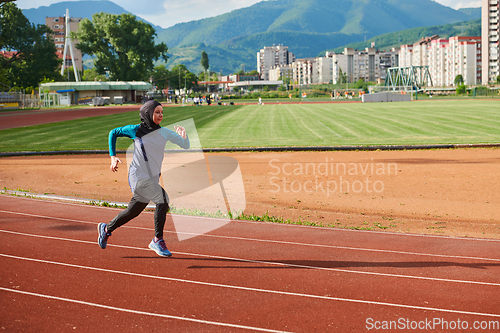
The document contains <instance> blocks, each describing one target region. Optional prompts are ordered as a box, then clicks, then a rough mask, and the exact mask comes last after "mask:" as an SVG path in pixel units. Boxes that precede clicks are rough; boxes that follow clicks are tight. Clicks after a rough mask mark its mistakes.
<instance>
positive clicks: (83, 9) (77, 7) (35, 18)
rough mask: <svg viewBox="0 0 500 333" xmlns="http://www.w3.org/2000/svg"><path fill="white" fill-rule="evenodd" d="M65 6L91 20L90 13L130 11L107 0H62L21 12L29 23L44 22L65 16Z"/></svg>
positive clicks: (72, 14) (72, 13) (76, 15)
mask: <svg viewBox="0 0 500 333" xmlns="http://www.w3.org/2000/svg"><path fill="white" fill-rule="evenodd" d="M66 8H68V9H69V15H70V16H72V17H81V18H88V19H89V20H92V15H93V14H94V13H100V12H105V13H110V14H117V15H119V14H123V13H130V12H128V11H126V10H125V9H123V8H122V7H120V6H118V5H116V4H115V3H113V2H111V1H108V0H100V1H92V0H83V1H63V2H58V3H54V4H52V5H50V6H40V7H38V8H30V9H23V14H24V16H26V18H28V20H30V22H31V23H35V24H45V18H46V17H56V16H65V15H66ZM130 14H133V13H130ZM138 19H140V20H141V21H144V22H147V23H149V22H148V21H146V20H143V19H141V18H140V17H138ZM149 24H151V23H149ZM151 25H152V26H153V27H154V28H155V29H156V32H157V33H158V32H161V31H162V30H163V28H161V27H160V26H157V25H154V24H151Z"/></svg>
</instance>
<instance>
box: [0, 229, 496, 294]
mask: <svg viewBox="0 0 500 333" xmlns="http://www.w3.org/2000/svg"><path fill="white" fill-rule="evenodd" d="M0 232H4V233H9V234H15V235H20V236H28V237H36V238H45V239H54V240H62V241H69V242H76V243H84V244H92V245H96V243H97V242H91V241H84V240H79V239H70V238H60V237H53V236H43V235H34V234H26V233H21V232H15V231H8V230H1V229H0ZM108 246H109V247H118V248H122V249H129V250H141V251H151V250H150V249H149V248H143V247H134V246H125V245H117V244H108ZM170 252H172V253H173V254H182V255H185V256H193V257H203V258H212V259H222V260H227V261H235V262H246V263H252V264H263V265H269V266H284V267H293V268H301V269H311V270H314V269H317V270H323V271H333V272H342V273H349V274H364V275H372V276H383V277H391V278H406V279H416V280H427V281H440V282H453V283H465V284H477V285H485V286H495V287H498V286H500V283H494V282H482V281H470V280H453V279H443V278H433V277H425V276H415V275H401V274H390V273H377V272H366V271H355V270H350V269H341V268H329V267H317V266H307V265H298V264H290V263H283V262H274V261H264V260H250V259H242V258H232V257H223V256H214V255H209V254H200V253H188V252H177V251H175V252H174V251H170Z"/></svg>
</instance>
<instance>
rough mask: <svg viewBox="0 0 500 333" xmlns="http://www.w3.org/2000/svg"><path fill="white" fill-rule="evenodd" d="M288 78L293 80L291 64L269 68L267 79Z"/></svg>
mask: <svg viewBox="0 0 500 333" xmlns="http://www.w3.org/2000/svg"><path fill="white" fill-rule="evenodd" d="M284 79H290V82H291V81H293V67H292V65H291V64H290V65H279V66H275V67H273V68H271V69H270V70H269V81H279V80H284Z"/></svg>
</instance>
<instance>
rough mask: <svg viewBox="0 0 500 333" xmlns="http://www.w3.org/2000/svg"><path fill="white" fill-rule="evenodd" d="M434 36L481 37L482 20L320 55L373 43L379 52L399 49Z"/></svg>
mask: <svg viewBox="0 0 500 333" xmlns="http://www.w3.org/2000/svg"><path fill="white" fill-rule="evenodd" d="M432 35H439V36H440V37H442V38H449V37H451V36H481V19H477V20H472V21H467V22H458V23H455V24H445V25H438V26H432V27H423V28H413V29H408V30H403V31H398V32H392V33H388V34H383V35H380V36H375V37H373V38H371V39H368V40H367V41H363V42H357V43H350V44H347V45H344V46H341V47H337V48H332V49H327V50H326V51H323V52H321V53H320V54H319V55H320V56H322V55H324V54H325V52H335V53H340V52H343V51H344V48H345V47H350V48H353V49H356V50H364V49H365V48H367V47H370V45H371V43H372V42H373V43H375V48H377V49H379V50H390V49H391V48H392V47H399V46H400V45H402V44H413V43H415V42H417V41H419V40H420V39H421V38H422V37H425V36H432Z"/></svg>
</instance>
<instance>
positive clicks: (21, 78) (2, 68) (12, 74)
mask: <svg viewBox="0 0 500 333" xmlns="http://www.w3.org/2000/svg"><path fill="white" fill-rule="evenodd" d="M51 32H52V30H51V29H49V27H47V26H46V25H41V24H38V25H34V24H32V23H30V22H29V20H28V19H27V18H26V17H25V16H24V14H23V12H22V11H21V10H20V9H19V8H17V6H16V5H15V3H1V4H0V50H5V51H11V52H12V56H11V57H2V56H0V80H1V81H2V83H4V84H6V85H9V86H14V87H16V88H18V89H25V90H27V92H30V91H31V90H32V89H34V88H36V87H38V85H39V83H40V82H41V81H42V80H43V79H44V77H46V78H47V79H55V80H60V79H61V75H60V73H59V72H58V69H59V66H60V65H61V60H59V59H58V58H57V54H56V47H55V45H54V43H53V42H52V41H51V40H50V39H49V38H48V37H47V36H48V34H50V33H51Z"/></svg>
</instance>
